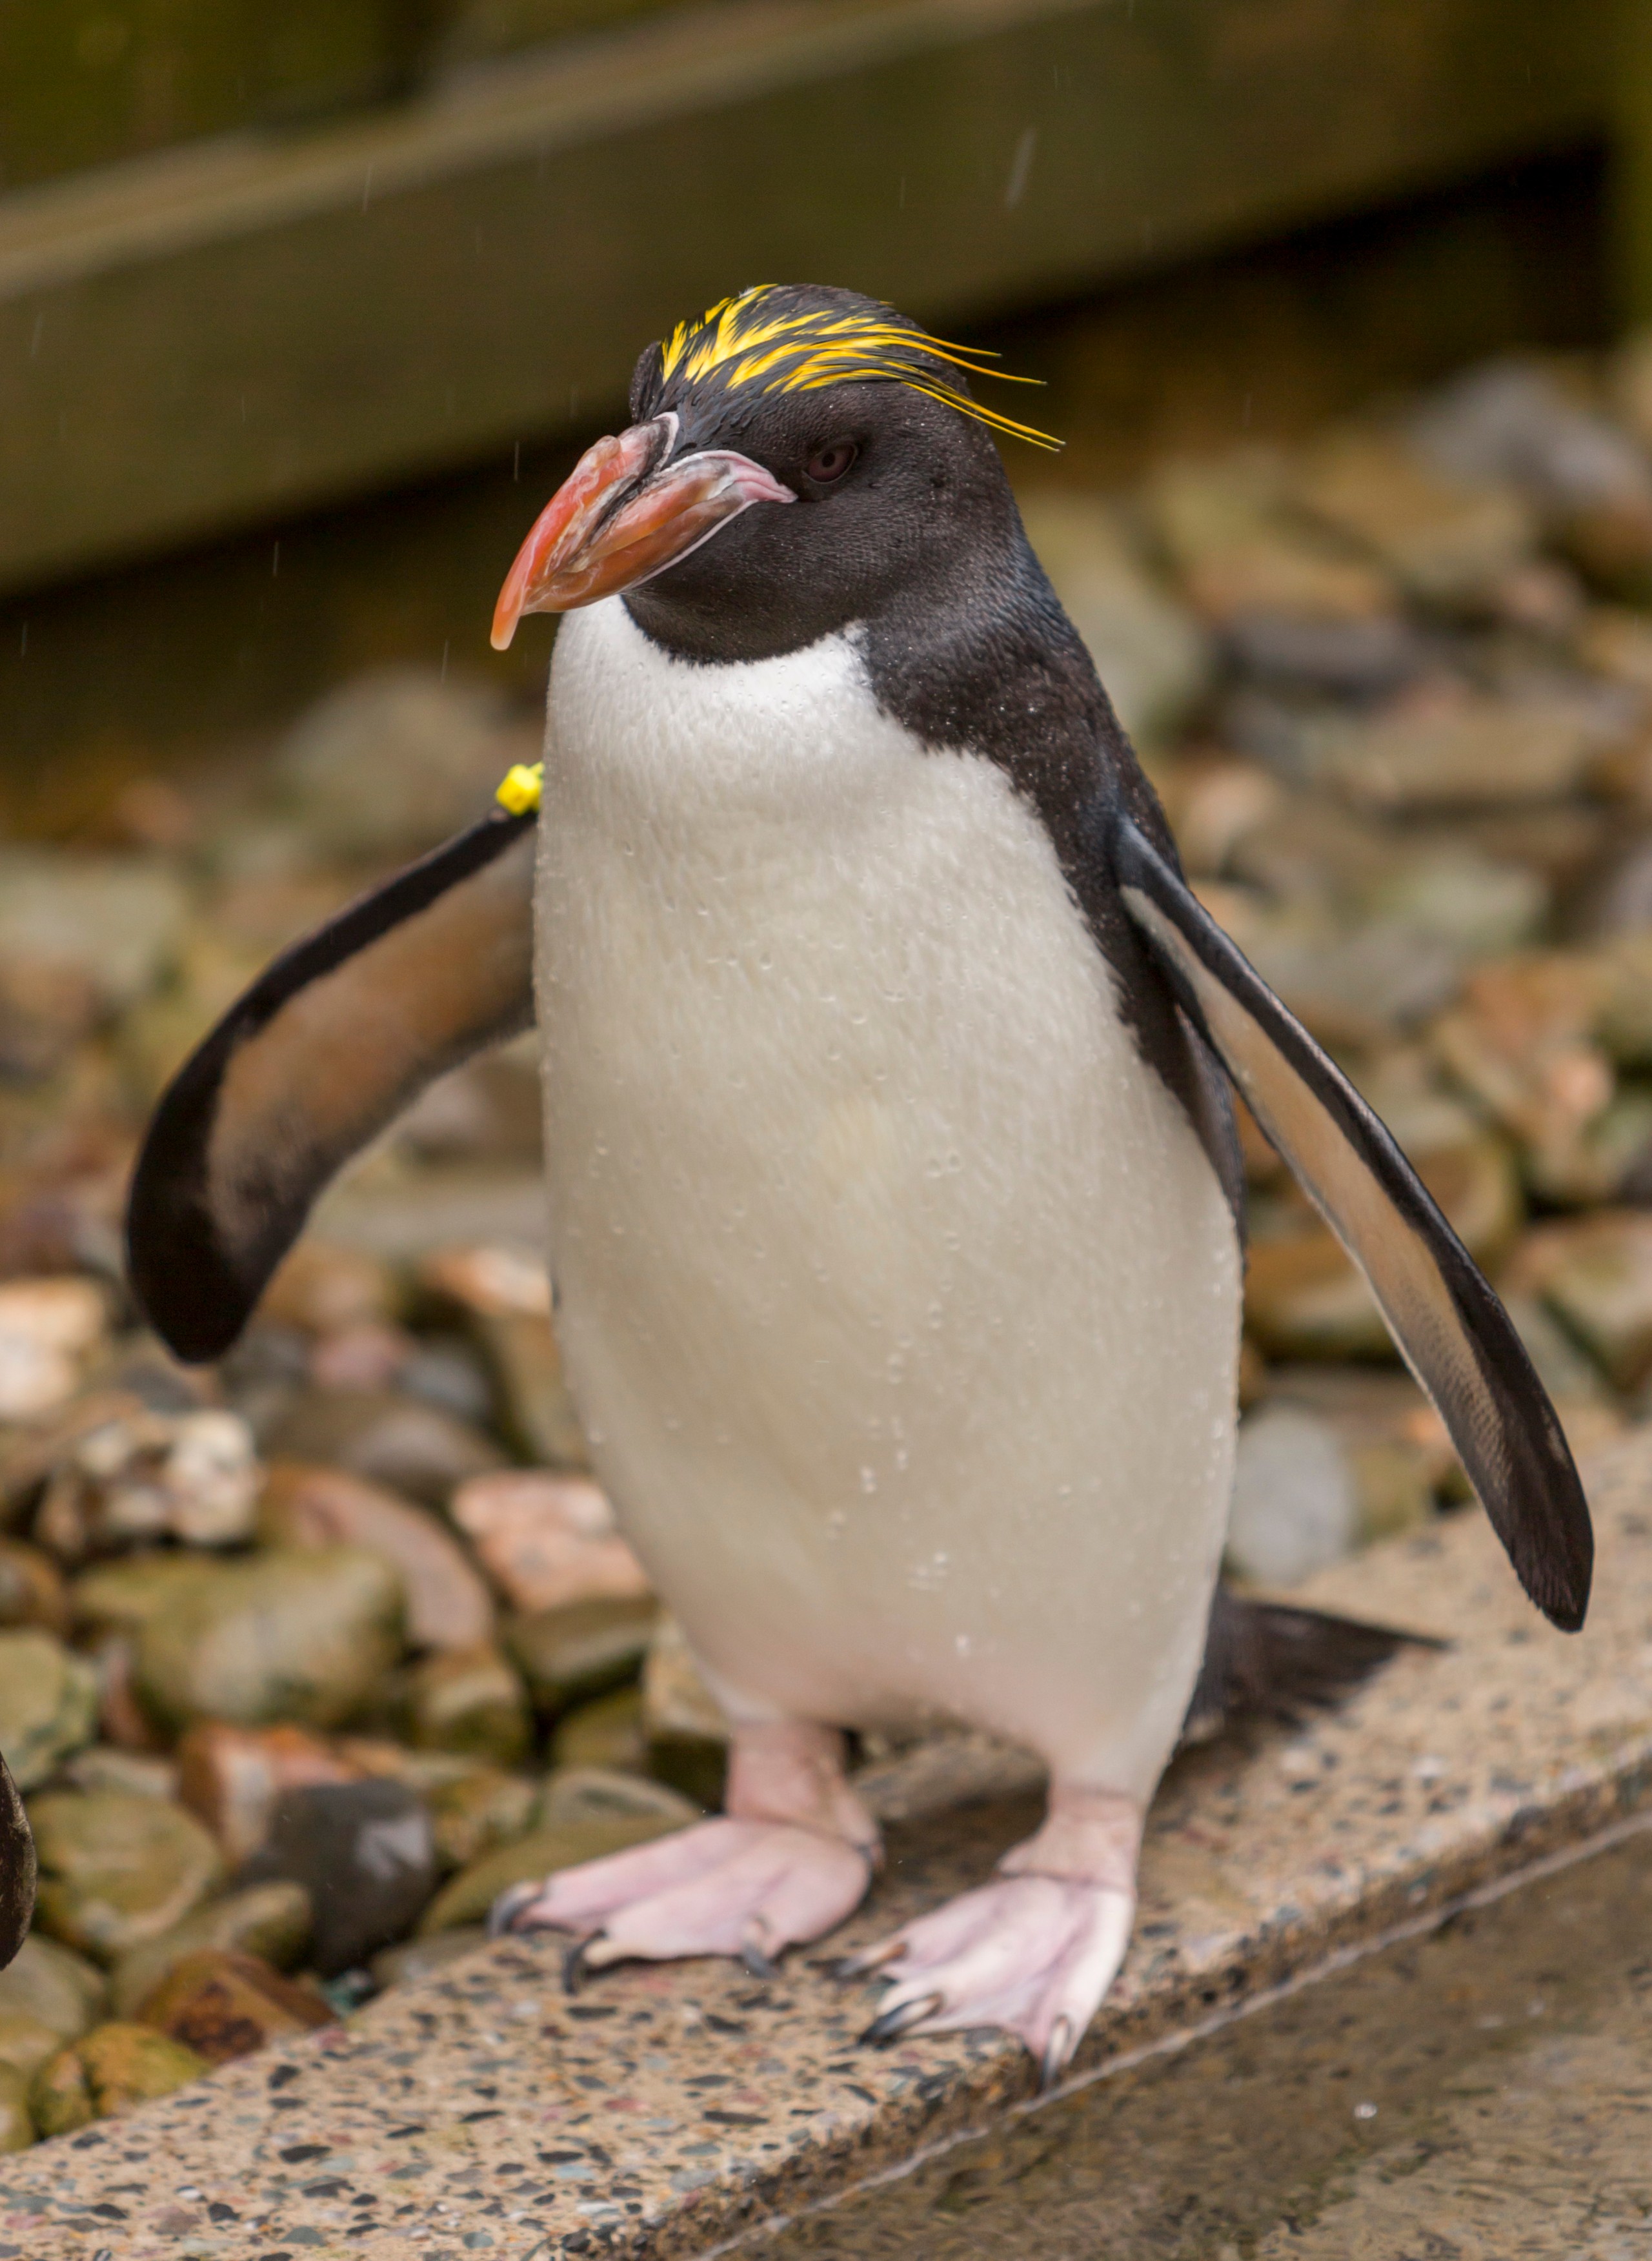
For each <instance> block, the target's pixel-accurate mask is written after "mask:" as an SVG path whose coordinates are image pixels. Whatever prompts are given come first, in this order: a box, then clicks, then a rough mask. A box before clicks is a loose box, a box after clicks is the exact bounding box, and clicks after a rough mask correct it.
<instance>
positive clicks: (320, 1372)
mask: <svg viewBox="0 0 1652 2261" xmlns="http://www.w3.org/2000/svg"><path fill="white" fill-rule="evenodd" d="M416 1347H417V1346H416V1343H415V1340H414V1338H413V1337H412V1336H411V1335H410V1334H408V1333H407V1332H406V1331H405V1330H404V1329H403V1328H401V1327H392V1326H386V1325H385V1324H383V1321H381V1320H377V1319H364V1320H362V1321H361V1324H359V1325H356V1326H350V1327H340V1329H339V1330H338V1331H337V1332H336V1333H335V1334H330V1335H321V1336H319V1337H318V1339H317V1341H316V1346H315V1348H314V1349H313V1350H312V1351H311V1354H310V1379H311V1382H314V1383H315V1385H316V1387H317V1389H390V1388H392V1387H396V1388H398V1389H399V1387H400V1386H401V1379H402V1375H403V1374H404V1372H405V1370H406V1367H407V1364H408V1361H409V1360H410V1359H411V1358H412V1356H413V1355H414V1352H415V1349H416Z"/></svg>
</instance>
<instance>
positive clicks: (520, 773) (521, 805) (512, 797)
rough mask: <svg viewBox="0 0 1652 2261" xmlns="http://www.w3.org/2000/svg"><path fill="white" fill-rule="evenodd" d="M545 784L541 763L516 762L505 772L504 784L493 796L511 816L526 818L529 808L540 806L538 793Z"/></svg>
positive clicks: (542, 764)
mask: <svg viewBox="0 0 1652 2261" xmlns="http://www.w3.org/2000/svg"><path fill="white" fill-rule="evenodd" d="M544 783H545V764H544V763H543V762H533V763H528V762H518V764H517V765H516V767H515V768H514V769H513V770H510V771H508V772H506V775H505V780H504V784H503V785H502V786H500V787H499V790H498V791H497V793H495V794H494V796H493V797H494V799H495V800H497V802H498V804H499V806H500V808H508V809H509V810H510V812H511V815H512V816H526V815H527V813H528V811H529V810H530V809H531V808H538V807H539V805H540V789H541V788H542V786H544Z"/></svg>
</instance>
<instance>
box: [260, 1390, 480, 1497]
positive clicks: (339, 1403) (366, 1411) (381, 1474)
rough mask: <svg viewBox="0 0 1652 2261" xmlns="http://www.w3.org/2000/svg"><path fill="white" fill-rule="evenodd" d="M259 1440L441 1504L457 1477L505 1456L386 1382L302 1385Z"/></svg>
mask: <svg viewBox="0 0 1652 2261" xmlns="http://www.w3.org/2000/svg"><path fill="white" fill-rule="evenodd" d="M265 1444H266V1448H267V1450H268V1452H269V1453H270V1455H271V1456H272V1458H280V1459H282V1460H289V1461H310V1462H312V1463H318V1464H319V1465H321V1466H324V1467H328V1468H343V1469H344V1470H346V1471H347V1473H348V1474H349V1475H356V1476H363V1477H365V1478H366V1479H367V1481H368V1482H369V1483H377V1484H383V1485H384V1486H385V1487H386V1488H387V1489H389V1490H390V1491H395V1492H404V1493H405V1494H406V1495H407V1497H409V1498H410V1499H416V1500H418V1501H420V1502H422V1503H423V1504H424V1505H425V1506H426V1507H441V1506H444V1505H445V1504H446V1503H447V1499H448V1498H449V1497H450V1496H451V1495H452V1493H453V1492H454V1490H455V1489H457V1487H458V1486H459V1485H460V1484H461V1483H463V1482H465V1481H466V1480H467V1479H468V1478H469V1477H472V1476H478V1475H483V1474H484V1473H486V1472H488V1471H490V1470H491V1469H495V1468H500V1467H501V1466H502V1465H503V1463H504V1454H503V1453H501V1452H500V1451H499V1450H498V1448H497V1446H494V1445H492V1444H490V1442H489V1441H488V1439H486V1438H485V1437H483V1436H482V1435H481V1434H479V1433H478V1432H476V1430H474V1429H471V1428H469V1427H468V1425H466V1424H465V1423H464V1422H462V1421H456V1420H454V1418H453V1416H452V1415H451V1414H447V1413H443V1412H441V1411H440V1410H438V1408H437V1407H435V1406H434V1405H432V1404H429V1403H424V1402H422V1401H421V1400H419V1399H418V1398H416V1397H409V1396H404V1394H402V1393H401V1392H399V1391H397V1390H390V1389H385V1390H375V1389H326V1390H323V1389H311V1390H305V1391H304V1392H303V1393H301V1395H300V1396H297V1398H295V1399H294V1401H293V1402H292V1403H291V1404H290V1406H289V1407H288V1408H287V1410H285V1411H284V1412H283V1413H282V1415H281V1416H280V1418H278V1419H277V1420H276V1421H275V1424H274V1425H273V1427H272V1428H271V1430H270V1432H269V1434H268V1437H267V1438H266V1439H265Z"/></svg>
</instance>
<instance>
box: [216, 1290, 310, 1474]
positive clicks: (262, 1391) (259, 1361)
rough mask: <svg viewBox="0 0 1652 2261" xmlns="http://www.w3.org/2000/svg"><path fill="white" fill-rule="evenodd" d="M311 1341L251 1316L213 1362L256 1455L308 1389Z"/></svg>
mask: <svg viewBox="0 0 1652 2261" xmlns="http://www.w3.org/2000/svg"><path fill="white" fill-rule="evenodd" d="M312 1352H313V1345H312V1342H311V1338H310V1337H309V1336H308V1335H306V1334H304V1333H303V1332H302V1331H300V1330H299V1329H298V1328H297V1327H285V1326H276V1325H275V1324H273V1323H272V1322H270V1321H268V1320H264V1319H260V1318H257V1317H254V1320H253V1322H252V1324H251V1325H250V1326H249V1327H248V1328H247V1332H246V1333H245V1334H244V1335H243V1336H242V1337H241V1339H240V1341H239V1342H237V1343H233V1344H232V1345H231V1346H230V1348H229V1350H228V1351H227V1352H226V1353H225V1355H224V1357H223V1358H222V1359H221V1360H219V1362H218V1380H219V1381H220V1382H221V1383H222V1384H223V1387H224V1394H225V1397H226V1398H227V1399H228V1400H229V1403H231V1405H232V1407H233V1408H234V1410H236V1412H238V1413H239V1414H240V1417H241V1418H242V1419H243V1420H244V1421H245V1422H246V1423H247V1426H248V1428H250V1429H251V1431H252V1432H253V1435H254V1437H255V1438H256V1439H257V1440H258V1446H259V1449H260V1450H261V1451H262V1450H264V1449H265V1448H266V1446H268V1442H269V1439H271V1438H272V1437H273V1436H275V1434H276V1433H277V1432H278V1431H279V1430H280V1427H281V1425H282V1422H283V1421H284V1420H285V1419H286V1418H287V1416H288V1414H289V1413H290V1412H291V1411H292V1410H293V1408H294V1407H295V1406H296V1405H297V1403H299V1401H300V1400H301V1399H302V1398H304V1396H306V1394H307V1393H308V1391H309V1390H310V1389H311V1380H310V1360H311V1355H312Z"/></svg>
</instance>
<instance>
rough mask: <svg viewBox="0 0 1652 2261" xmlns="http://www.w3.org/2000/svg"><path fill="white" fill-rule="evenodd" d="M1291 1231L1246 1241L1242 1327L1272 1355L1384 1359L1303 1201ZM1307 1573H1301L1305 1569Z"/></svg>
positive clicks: (1349, 1274) (1344, 1266)
mask: <svg viewBox="0 0 1652 2261" xmlns="http://www.w3.org/2000/svg"><path fill="white" fill-rule="evenodd" d="M1292 1214H1293V1215H1295V1216H1296V1217H1298V1220H1299V1229H1298V1231H1293V1232H1291V1233H1288V1234H1285V1233H1281V1234H1278V1235H1277V1237H1276V1236H1269V1237H1263V1234H1262V1231H1260V1230H1259V1231H1258V1232H1257V1234H1256V1236H1255V1238H1253V1239H1252V1241H1251V1244H1250V1247H1249V1251H1248V1258H1247V1262H1246V1267H1245V1325H1246V1328H1247V1329H1248V1331H1249V1332H1250V1333H1252V1334H1253V1335H1254V1336H1255V1339H1256V1341H1257V1342H1258V1343H1259V1344H1260V1345H1261V1346H1262V1350H1263V1352H1264V1353H1266V1354H1267V1355H1268V1356H1269V1357H1270V1358H1338V1359H1341V1358H1389V1357H1392V1356H1393V1354H1394V1353H1393V1348H1392V1345H1391V1340H1390V1338H1389V1334H1388V1330H1387V1328H1386V1327H1385V1326H1384V1324H1383V1318H1382V1314H1381V1313H1380V1312H1379V1311H1378V1310H1377V1305H1376V1303H1375V1302H1374V1301H1373V1299H1372V1296H1371V1292H1370V1288H1368V1287H1367V1286H1366V1284H1365V1281H1364V1279H1363V1277H1362V1274H1360V1273H1359V1272H1358V1271H1357V1270H1356V1269H1355V1267H1354V1265H1353V1264H1352V1263H1351V1262H1350V1261H1349V1260H1348V1257H1347V1256H1346V1255H1344V1253H1343V1252H1342V1247H1341V1243H1340V1242H1339V1241H1338V1240H1337V1238H1335V1236H1334V1234H1333V1233H1332V1232H1331V1231H1329V1229H1328V1228H1327V1227H1326V1226H1324V1225H1322V1224H1320V1223H1319V1220H1318V1218H1317V1217H1313V1216H1312V1215H1311V1214H1310V1213H1309V1212H1308V1211H1307V1210H1306V1208H1305V1205H1303V1206H1300V1207H1298V1206H1297V1205H1295V1204H1293V1205H1292ZM1304 1575H1305V1574H1304Z"/></svg>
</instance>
